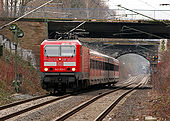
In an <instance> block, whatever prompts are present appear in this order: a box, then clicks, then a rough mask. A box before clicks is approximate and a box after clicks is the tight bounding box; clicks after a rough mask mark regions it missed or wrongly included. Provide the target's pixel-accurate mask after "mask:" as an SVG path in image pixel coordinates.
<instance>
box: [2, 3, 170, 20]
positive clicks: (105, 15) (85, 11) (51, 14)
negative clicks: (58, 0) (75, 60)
mask: <svg viewBox="0 0 170 121" xmlns="http://www.w3.org/2000/svg"><path fill="white" fill-rule="evenodd" d="M10 8H11V7H9V8H8V9H10ZM35 8H36V7H31V6H22V9H21V7H17V8H16V10H17V12H16V13H15V14H14V13H9V12H8V14H7V13H6V12H1V17H6V18H11V17H15V18H17V17H20V16H21V15H23V14H25V13H27V12H29V11H31V10H33V9H35ZM134 11H136V12H138V13H141V14H144V15H146V16H149V17H151V18H154V19H158V20H163V19H170V13H169V12H170V10H134ZM25 18H61V19H62V18H63V19H118V20H141V19H142V20H148V18H146V17H144V16H141V15H139V14H136V13H134V12H131V11H128V10H124V9H118V8H117V9H106V8H57V7H42V8H40V9H38V10H37V11H35V12H33V13H31V14H29V15H28V16H26V17H25Z"/></svg>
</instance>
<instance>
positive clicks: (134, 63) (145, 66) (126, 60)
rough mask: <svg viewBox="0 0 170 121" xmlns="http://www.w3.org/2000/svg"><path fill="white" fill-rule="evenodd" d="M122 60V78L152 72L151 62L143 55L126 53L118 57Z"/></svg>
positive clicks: (125, 78)
mask: <svg viewBox="0 0 170 121" xmlns="http://www.w3.org/2000/svg"><path fill="white" fill-rule="evenodd" d="M117 59H118V60H119V62H120V67H121V68H120V80H127V79H128V78H130V77H132V76H137V75H140V74H149V73H150V62H149V61H148V60H147V59H146V58H144V57H143V56H141V55H137V54H125V55H122V56H120V57H118V58H117Z"/></svg>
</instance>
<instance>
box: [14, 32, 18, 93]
mask: <svg viewBox="0 0 170 121" xmlns="http://www.w3.org/2000/svg"><path fill="white" fill-rule="evenodd" d="M17 31H18V30H15V33H14V34H15V35H14V36H15V82H14V88H15V90H16V92H19V87H18V83H17V82H18V78H17V76H18V75H17V46H18V37H17Z"/></svg>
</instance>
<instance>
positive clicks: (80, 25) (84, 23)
mask: <svg viewBox="0 0 170 121" xmlns="http://www.w3.org/2000/svg"><path fill="white" fill-rule="evenodd" d="M85 23H86V21H83V22H82V23H80V24H79V25H78V26H76V27H74V28H73V29H71V30H70V31H69V32H66V33H65V34H67V35H68V34H70V33H71V32H73V31H75V30H76V29H77V28H79V27H80V26H82V25H83V24H85ZM60 39H62V37H59V38H58V40H60Z"/></svg>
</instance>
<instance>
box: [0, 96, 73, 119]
mask: <svg viewBox="0 0 170 121" xmlns="http://www.w3.org/2000/svg"><path fill="white" fill-rule="evenodd" d="M69 96H71V94H67V95H64V96H61V97H57V98H55V99H52V100H49V101H46V102H43V103H40V104H37V105H34V106H32V107H28V108H26V109H23V110H20V111H18V112H14V113H11V114H9V115H6V116H3V117H0V121H4V120H7V119H10V118H13V117H15V116H18V115H21V114H23V113H25V112H28V111H31V110H34V109H36V108H39V107H42V106H44V105H47V104H50V103H53V102H55V101H58V100H61V99H64V98H67V97H69Z"/></svg>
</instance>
